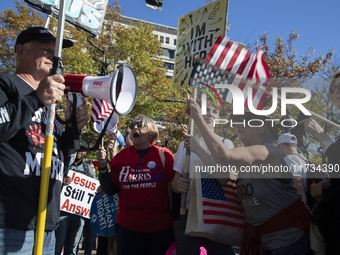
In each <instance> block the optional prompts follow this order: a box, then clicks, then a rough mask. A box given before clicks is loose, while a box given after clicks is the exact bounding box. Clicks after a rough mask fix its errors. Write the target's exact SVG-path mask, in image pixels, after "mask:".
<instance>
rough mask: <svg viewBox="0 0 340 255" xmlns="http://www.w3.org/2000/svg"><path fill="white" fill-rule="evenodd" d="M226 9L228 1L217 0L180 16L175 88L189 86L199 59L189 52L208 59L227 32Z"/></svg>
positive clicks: (174, 77)
mask: <svg viewBox="0 0 340 255" xmlns="http://www.w3.org/2000/svg"><path fill="white" fill-rule="evenodd" d="M226 8H227V5H226V0H217V1H214V2H212V3H210V4H208V5H205V6H203V7H202V8H200V9H197V10H196V11H193V12H190V13H188V14H186V15H184V16H182V17H180V18H179V19H178V30H177V41H178V43H177V47H176V55H175V70H174V76H173V78H172V88H173V89H180V88H185V87H188V86H189V79H190V75H191V72H192V69H193V68H194V62H195V61H194V59H193V58H192V57H191V56H189V55H187V54H185V51H187V50H188V49H189V50H190V51H191V52H192V53H195V54H198V56H199V57H200V58H202V59H205V58H206V56H207V55H208V53H209V51H210V49H211V48H212V46H213V45H214V43H215V41H216V40H217V38H218V37H219V36H220V35H221V34H225V23H226V13H227V12H226Z"/></svg>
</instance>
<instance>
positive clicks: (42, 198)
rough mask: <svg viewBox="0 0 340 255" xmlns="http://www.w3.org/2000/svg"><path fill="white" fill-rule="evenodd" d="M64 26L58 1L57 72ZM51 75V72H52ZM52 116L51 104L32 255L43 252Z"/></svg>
mask: <svg viewBox="0 0 340 255" xmlns="http://www.w3.org/2000/svg"><path fill="white" fill-rule="evenodd" d="M64 24H65V0H61V1H60V9H59V19H58V31H57V38H56V44H55V53H54V54H55V56H54V57H53V68H52V69H53V70H58V68H59V62H60V59H61V49H62V43H63V34H64ZM52 74H53V71H52ZM54 116H55V104H52V105H51V106H49V107H48V108H47V117H46V118H47V120H46V130H45V144H44V158H43V163H42V169H41V181H40V191H39V203H38V214H37V224H36V232H35V240H34V251H33V254H34V255H41V254H42V252H43V243H44V233H45V224H46V212H47V197H48V188H49V179H50V171H51V163H52V150H53V140H54V135H53V130H54V126H53V125H54Z"/></svg>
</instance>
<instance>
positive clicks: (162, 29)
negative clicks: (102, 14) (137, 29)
mask: <svg viewBox="0 0 340 255" xmlns="http://www.w3.org/2000/svg"><path fill="white" fill-rule="evenodd" d="M139 21H142V22H145V23H147V24H149V25H152V26H154V27H155V30H154V34H155V35H156V36H157V38H158V40H160V41H161V42H162V46H161V47H162V49H163V56H162V59H163V62H164V67H167V68H168V72H167V77H168V78H172V76H173V73H174V68H175V51H176V43H177V28H175V27H169V26H164V25H160V24H156V23H152V22H148V21H143V20H138V19H134V18H130V17H126V16H123V15H121V20H120V21H119V22H120V23H122V24H125V25H130V24H131V25H134V24H137V23H138V22H139Z"/></svg>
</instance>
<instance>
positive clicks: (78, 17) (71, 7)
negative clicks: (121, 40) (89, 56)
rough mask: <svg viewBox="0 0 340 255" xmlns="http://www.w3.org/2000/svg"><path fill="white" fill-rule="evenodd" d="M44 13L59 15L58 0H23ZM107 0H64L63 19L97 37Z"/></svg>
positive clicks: (56, 16)
mask: <svg viewBox="0 0 340 255" xmlns="http://www.w3.org/2000/svg"><path fill="white" fill-rule="evenodd" d="M25 2H26V3H27V4H28V5H29V6H31V7H33V8H34V9H37V10H38V11H41V12H44V13H46V14H51V15H52V16H53V17H55V18H58V17H59V6H60V0H25ZM107 4H108V0H86V1H85V0H65V5H66V6H65V21H66V22H67V23H69V24H70V25H72V26H76V27H78V28H81V29H83V30H85V31H87V32H89V33H90V34H91V35H92V36H93V37H96V38H98V37H99V35H100V31H101V29H102V25H103V21H104V17H105V12H106V7H107Z"/></svg>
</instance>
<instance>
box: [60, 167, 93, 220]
mask: <svg viewBox="0 0 340 255" xmlns="http://www.w3.org/2000/svg"><path fill="white" fill-rule="evenodd" d="M68 176H70V177H71V179H72V182H71V184H70V185H67V186H64V187H63V189H62V191H61V197H60V210H61V211H64V212H68V213H72V214H77V215H79V216H82V217H84V218H87V219H89V218H90V209H91V204H92V201H93V198H94V196H95V195H96V191H97V188H98V187H99V181H98V180H96V179H93V178H91V177H88V176H86V175H85V174H81V173H77V172H75V171H72V170H69V173H68Z"/></svg>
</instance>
